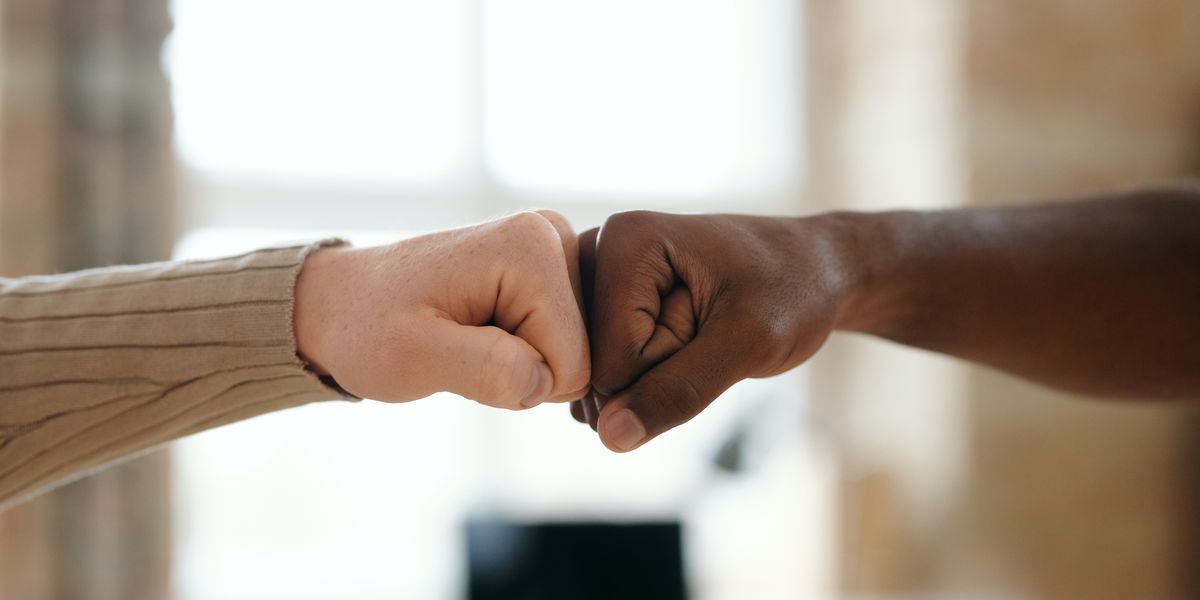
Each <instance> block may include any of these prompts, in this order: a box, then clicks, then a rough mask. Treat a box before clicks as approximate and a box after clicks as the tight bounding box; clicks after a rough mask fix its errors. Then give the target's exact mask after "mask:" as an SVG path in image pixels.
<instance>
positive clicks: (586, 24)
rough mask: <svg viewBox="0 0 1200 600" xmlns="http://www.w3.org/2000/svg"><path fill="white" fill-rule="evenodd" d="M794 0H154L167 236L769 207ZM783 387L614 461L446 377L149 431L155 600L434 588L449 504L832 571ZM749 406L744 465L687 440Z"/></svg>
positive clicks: (392, 229)
mask: <svg viewBox="0 0 1200 600" xmlns="http://www.w3.org/2000/svg"><path fill="white" fill-rule="evenodd" d="M796 5H797V2H796V1H795V0H640V1H638V0H338V1H334V0H286V1H285V0H174V7H175V12H174V16H175V21H176V30H175V34H174V35H173V37H172V38H171V39H170V40H169V48H168V51H167V55H166V56H165V57H164V58H165V61H166V65H167V67H168V70H169V73H170V76H171V78H172V84H173V91H174V102H175V109H176V118H177V144H178V147H179V150H180V155H181V158H182V161H183V166H184V167H185V169H184V173H183V175H184V176H183V178H182V180H183V190H182V192H183V193H182V195H183V197H184V198H185V205H184V215H183V217H184V225H185V229H186V230H187V234H186V235H185V236H184V238H183V240H182V241H181V243H180V246H179V248H178V252H177V256H178V257H180V258H196V257H208V256H216V255H221V254H229V253H235V252H238V251H243V250H246V249H249V248H253V247H256V246H261V245H264V244H268V243H273V242H278V241H281V240H284V239H297V238H307V239H312V238H318V237H324V236H327V235H331V234H337V235H349V237H350V238H351V240H352V241H353V242H355V243H356V244H373V243H382V242H386V241H390V240H394V239H396V238H397V237H400V236H403V235H407V234H409V233H412V232H413V231H414V230H418V229H429V228H440V227H450V226H456V225H462V224H465V223H469V222H473V221H478V220H480V219H484V218H489V217H492V216H495V215H497V214H499V213H503V212H507V211H511V210H514V209H517V208H522V207H527V206H530V205H538V206H544V207H551V208H556V209H559V210H562V211H563V212H565V213H566V214H567V215H568V216H569V217H571V218H572V220H573V222H574V224H575V225H576V226H578V227H581V228H582V227H587V226H592V225H595V224H598V222H599V221H600V220H601V219H602V218H603V217H604V215H607V214H610V213H612V212H615V211H617V210H622V209H627V208H631V207H639V208H657V209H673V210H693V209H695V208H696V207H705V208H706V209H712V210H729V211H734V210H740V211H745V210H746V208H747V207H748V206H750V207H753V208H756V209H765V210H777V211H785V210H789V209H790V207H791V206H792V205H793V203H794V202H795V190H796V189H797V187H798V182H799V180H800V178H801V176H802V170H801V169H800V166H799V165H800V164H801V160H800V155H799V154H800V149H799V148H798V147H797V140H798V139H801V136H800V135H799V133H800V132H799V131H797V127H798V121H799V119H798V115H799V114H800V113H801V106H800V99H799V98H798V97H797V93H796V83H797V81H799V74H798V72H797V67H798V65H799V64H800V60H799V56H798V49H799V48H800V47H801V44H800V43H799V41H798V40H796V39H795V35H796V32H797V31H799V30H800V28H799V27H798V26H797V23H796V19H797V18H798V17H799V14H798V11H797V10H796V8H797V6H796ZM351 292H352V291H348V293H351ZM801 396H802V390H801V386H800V384H799V383H798V381H797V380H796V378H795V377H791V376H789V377H785V378H783V379H777V380H768V381H751V382H745V383H743V384H740V385H739V386H736V387H735V388H734V389H733V390H731V392H730V393H729V394H727V397H725V398H722V400H721V401H720V402H718V403H717V404H716V405H714V406H713V407H712V408H711V409H709V410H707V411H705V413H704V414H703V415H701V416H700V417H698V418H697V419H695V420H694V421H693V422H692V423H689V424H688V426H687V427H685V428H680V429H679V430H677V431H674V432H671V434H669V435H667V436H664V437H663V438H662V439H661V440H656V441H655V442H654V444H652V445H649V446H647V447H646V448H644V449H642V450H639V451H638V452H637V453H636V454H635V455H630V456H619V455H615V454H612V453H609V452H607V451H606V450H604V449H603V448H602V447H601V445H600V444H599V442H598V441H597V439H596V437H595V434H594V433H592V432H591V431H590V430H589V429H587V428H586V427H583V426H580V425H578V424H576V423H574V422H573V421H571V419H570V417H569V416H568V415H567V412H566V409H565V407H563V406H545V407H539V408H537V409H534V410H531V411H525V412H522V413H520V414H515V413H508V412H504V411H495V410H490V409H486V408H484V407H481V406H477V405H474V404H473V403H470V402H467V401H465V400H463V399H461V398H458V397H455V396H452V395H449V394H440V395H438V396H436V397H434V398H430V399H427V400H422V401H419V402H414V403H411V404H406V405H402V406H389V405H382V404H374V403H370V402H368V403H363V404H357V405H349V404H340V403H326V404H323V405H314V406H309V407H302V408H299V409H295V410H290V411H286V412H284V413H282V414H277V415H270V416H267V417H263V418H258V419H253V420H251V421H249V422H246V423H239V424H235V425H232V426H228V427H223V428H220V429H218V430H215V431H211V432H206V433H202V434H200V435H197V436H193V437H191V438H188V439H186V440H184V441H182V442H181V443H179V444H177V445H176V451H175V453H174V456H175V462H176V467H177V469H176V475H175V481H176V483H177V495H176V511H177V526H176V532H175V534H176V537H177V547H176V558H175V563H176V564H175V578H176V584H177V585H176V588H177V589H176V595H177V596H178V597H179V598H181V599H182V600H210V599H218V598H219V599H221V600H238V599H242V598H244V599H247V600H249V599H251V598H253V599H255V600H263V599H270V598H279V599H288V600H304V599H314V600H315V599H318V598H343V599H362V600H367V599H383V598H389V599H391V598H419V599H429V598H456V597H460V594H461V592H462V583H463V575H464V570H465V568H466V566H465V560H466V558H465V556H464V554H463V547H462V544H463V526H464V524H465V523H466V520H467V519H468V518H469V517H471V516H477V515H480V514H483V515H501V516H505V517H508V518H514V519H529V520H539V519H540V520H544V519H551V520H553V519H583V520H589V519H590V520H617V521H621V520H637V519H659V518H665V519H671V520H678V521H680V522H681V523H683V525H684V531H685V538H686V539H685V550H686V553H687V561H688V565H689V568H690V569H691V571H690V576H691V579H690V580H689V583H690V584H691V585H692V591H693V593H694V596H693V597H695V598H701V599H703V598H742V597H756V598H795V597H814V596H815V595H816V594H817V592H818V591H819V590H822V589H825V588H824V587H823V586H824V584H825V583H826V582H827V579H828V577H829V576H830V573H832V572H833V570H832V568H831V567H830V564H831V563H830V559H829V558H828V554H827V553H825V552H824V551H825V550H826V549H827V547H826V541H827V539H828V536H829V535H831V534H830V531H829V528H828V520H827V518H826V517H827V515H828V510H829V508H828V507H827V506H825V505H824V504H823V502H824V500H823V498H825V497H826V495H825V494H824V493H823V492H822V490H823V489H825V488H823V487H822V486H825V485H828V483H829V481H828V475H829V470H828V466H829V464H828V462H827V461H825V459H823V458H822V457H821V456H818V455H815V454H813V453H812V452H810V448H811V447H812V446H811V444H810V443H809V441H808V440H805V439H804V438H802V437H801V436H800V435H799V433H798V432H799V430H800V429H801V426H800V424H801V421H802V412H803V406H804V403H803V402H802V401H801ZM755 424H757V425H755ZM747 427H748V428H749V429H747V431H749V432H750V433H749V434H747V436H746V439H747V440H748V445H747V449H746V451H747V452H748V453H749V454H750V455H754V456H758V457H759V458H758V459H757V460H750V462H751V463H754V464H755V465H756V466H753V467H752V468H750V469H748V470H747V472H745V473H739V474H736V475H724V474H722V473H721V471H720V470H719V469H716V468H715V467H714V465H713V462H714V460H713V457H714V455H715V454H716V453H717V452H718V451H719V449H720V448H721V447H722V445H723V444H725V443H726V442H727V441H729V440H730V439H731V436H733V432H734V431H735V430H737V429H738V428H747ZM747 546H753V547H755V548H758V549H759V550H760V553H757V554H755V553H745V552H741V551H739V548H743V547H747ZM764 557H769V559H768V558H764Z"/></svg>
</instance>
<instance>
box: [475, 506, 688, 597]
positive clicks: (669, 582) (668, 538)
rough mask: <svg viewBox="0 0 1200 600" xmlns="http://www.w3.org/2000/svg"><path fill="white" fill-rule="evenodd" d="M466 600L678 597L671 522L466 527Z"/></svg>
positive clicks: (679, 569) (676, 529) (680, 579)
mask: <svg viewBox="0 0 1200 600" xmlns="http://www.w3.org/2000/svg"><path fill="white" fill-rule="evenodd" d="M467 545H468V556H469V560H470V583H469V586H468V593H467V597H468V598H469V600H593V599H594V600H611V599H614V598H621V599H622V600H637V599H638V598H647V599H651V598H653V599H654V600H683V599H684V598H686V597H687V592H686V586H685V584H684V576H683V553H682V543H681V530H680V526H679V524H678V523H636V524H610V523H531V524H526V523H512V522H507V521H496V520H489V521H477V522H473V523H471V524H469V525H468V526H467Z"/></svg>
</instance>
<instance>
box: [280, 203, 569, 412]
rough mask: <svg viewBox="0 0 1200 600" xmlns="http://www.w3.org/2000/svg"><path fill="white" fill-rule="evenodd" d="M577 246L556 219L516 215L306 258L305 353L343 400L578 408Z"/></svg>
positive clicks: (302, 287) (301, 325)
mask: <svg viewBox="0 0 1200 600" xmlns="http://www.w3.org/2000/svg"><path fill="white" fill-rule="evenodd" d="M579 294H580V292H579V274H578V243H577V241H576V239H575V234H574V232H573V230H572V229H571V228H570V226H569V225H568V223H567V222H566V220H565V219H564V218H563V217H562V216H561V215H558V214H557V213H553V212H550V211H543V212H540V213H535V212H525V213H518V214H515V215H512V216H509V217H505V218H503V219H499V220H496V221H491V222H488V223H483V224H480V225H474V226H470V227H464V228H461V229H453V230H449V231H442V232H438V233H432V234H429V235H424V236H421V237H416V238H412V239H407V240H403V241H400V242H397V243H395V244H391V245H388V246H378V247H373V248H331V249H326V250H321V251H318V252H317V253H315V254H313V255H312V256H310V257H309V259H308V260H307V261H306V262H305V266H304V268H303V270H302V271H301V274H300V277H299V280H298V281H297V284H296V315H295V325H296V342H297V347H298V350H299V352H300V353H301V355H302V356H303V357H304V358H306V359H307V360H309V361H310V362H311V364H312V365H313V367H314V368H315V369H316V370H318V371H319V372H322V373H327V374H329V375H330V376H332V377H333V378H334V380H336V381H337V383H338V385H340V386H341V387H343V388H344V389H345V390H346V391H348V392H350V393H352V394H354V395H357V396H362V397H365V398H371V399H375V400H384V401H391V402H403V401H408V400H414V399H417V398H423V397H425V396H428V395H430V394H433V393H435V392H439V391H449V392H453V393H456V394H459V395H462V396H465V397H467V398H470V399H473V400H476V401H478V402H481V403H483V404H487V405H490V406H496V407H502V408H510V409H521V408H527V407H531V406H536V405H537V404H540V403H542V402H546V401H567V400H575V399H577V398H579V397H581V396H582V395H583V394H584V393H585V392H586V391H587V389H588V382H589V378H590V374H591V369H590V357H589V354H588V341H587V331H586V329H585V327H584V322H583V317H582V314H581V310H580V305H579V297H580V296H579Z"/></svg>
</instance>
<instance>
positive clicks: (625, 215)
mask: <svg viewBox="0 0 1200 600" xmlns="http://www.w3.org/2000/svg"><path fill="white" fill-rule="evenodd" d="M659 216H661V213H656V212H654V211H649V210H627V211H624V212H619V213H616V214H613V215H610V216H609V217H608V218H607V219H605V220H604V227H603V228H602V229H601V231H602V232H605V231H613V232H618V233H620V232H631V231H638V230H640V229H643V228H645V227H649V226H651V225H652V223H653V222H654V221H655V220H656V219H657V218H658V217H659Z"/></svg>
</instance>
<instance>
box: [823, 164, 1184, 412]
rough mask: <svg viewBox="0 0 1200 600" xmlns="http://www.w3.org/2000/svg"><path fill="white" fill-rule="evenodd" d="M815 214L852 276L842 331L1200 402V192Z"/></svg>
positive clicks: (1062, 382) (1138, 394)
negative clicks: (838, 242)
mask: <svg viewBox="0 0 1200 600" xmlns="http://www.w3.org/2000/svg"><path fill="white" fill-rule="evenodd" d="M819 218H823V219H826V220H827V221H828V222H830V223H831V224H832V228H833V229H834V230H835V231H839V232H841V235H840V236H839V237H840V239H842V240H843V242H842V248H843V251H842V256H843V257H844V262H843V265H844V269H845V270H846V271H847V273H849V277H848V278H847V279H848V281H849V282H850V283H849V284H848V292H847V299H846V302H845V303H844V304H843V308H842V310H841V312H840V316H839V319H838V325H837V327H838V329H843V330H850V331H858V332H863V333H869V334H872V335H876V336H880V337H884V338H887V339H890V340H893V341H896V342H899V343H902V344H906V345H910V346H915V347H919V348H924V349H928V350H933V351H936V352H941V353H945V354H949V355H953V356H957V357H960V358H964V359H967V360H970V361H974V362H978V363H982V364H986V365H989V366H992V367H995V368H998V369H1001V370H1004V371H1008V372H1010V373H1013V374H1016V375H1020V376H1023V377H1026V378H1029V379H1032V380H1035V381H1038V382H1041V383H1044V384H1048V385H1052V386H1055V387H1060V388H1064V389H1068V390H1072V391H1077V392H1082V393H1087V394H1093V395H1098V396H1108V397H1125V398H1171V399H1196V398H1200V186H1197V185H1190V186H1188V185H1183V186H1177V187H1173V188H1162V189H1156V190H1146V191H1139V192H1132V193H1125V194H1119V195H1118V194H1114V195H1110V196H1106V197H1096V198H1094V199H1087V200H1077V201H1071V202H1063V203H1053V204H1038V205H1028V206H1019V207H1007V208H995V209H963V210H948V211H935V212H891V213H878V214H847V213H841V214H831V215H826V216H824V217H819Z"/></svg>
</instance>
